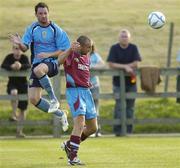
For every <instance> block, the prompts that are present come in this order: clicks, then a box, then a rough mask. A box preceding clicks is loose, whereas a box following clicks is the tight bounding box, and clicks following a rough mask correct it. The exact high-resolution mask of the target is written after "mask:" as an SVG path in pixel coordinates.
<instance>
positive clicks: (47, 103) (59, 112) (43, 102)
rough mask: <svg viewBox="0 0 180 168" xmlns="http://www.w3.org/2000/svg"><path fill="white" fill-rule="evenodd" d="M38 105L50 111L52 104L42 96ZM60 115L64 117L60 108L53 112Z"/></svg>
mask: <svg viewBox="0 0 180 168" xmlns="http://www.w3.org/2000/svg"><path fill="white" fill-rule="evenodd" d="M36 107H37V108H38V109H40V110H42V111H44V112H48V110H49V107H50V104H49V102H48V101H47V100H46V99H43V98H41V99H40V100H39V102H38V103H37V104H36ZM53 114H55V115H56V116H58V117H62V115H63V112H61V111H60V110H59V109H58V110H56V111H55V112H53Z"/></svg>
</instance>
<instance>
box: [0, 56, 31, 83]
mask: <svg viewBox="0 0 180 168" xmlns="http://www.w3.org/2000/svg"><path fill="white" fill-rule="evenodd" d="M15 61H19V62H20V63H21V65H22V67H21V69H20V70H27V69H28V68H30V63H29V60H28V57H27V56H26V55H23V54H22V55H21V57H20V59H19V60H17V59H15V58H14V56H13V54H9V55H7V56H6V57H5V59H4V61H3V63H2V65H1V67H2V68H4V69H6V70H8V71H13V70H12V69H11V65H12V64H14V62H15ZM8 84H15V85H20V86H21V85H24V84H27V78H26V77H9V81H8Z"/></svg>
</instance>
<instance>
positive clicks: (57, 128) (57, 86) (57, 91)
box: [53, 71, 61, 138]
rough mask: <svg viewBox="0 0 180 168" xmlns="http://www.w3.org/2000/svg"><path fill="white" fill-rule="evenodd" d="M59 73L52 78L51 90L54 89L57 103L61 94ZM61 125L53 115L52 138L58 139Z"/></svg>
mask: <svg viewBox="0 0 180 168" xmlns="http://www.w3.org/2000/svg"><path fill="white" fill-rule="evenodd" d="M60 83H61V82H60V71H59V73H58V75H56V76H55V77H54V78H53V89H54V92H55V95H56V97H57V99H58V101H60V96H61V93H60V90H61V89H60ZM60 126H61V124H60V120H59V118H57V117H56V116H55V115H53V137H54V138H59V137H60V136H61V135H60V130H61V127H60Z"/></svg>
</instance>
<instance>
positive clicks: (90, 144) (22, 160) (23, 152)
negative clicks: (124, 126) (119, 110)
mask: <svg viewBox="0 0 180 168" xmlns="http://www.w3.org/2000/svg"><path fill="white" fill-rule="evenodd" d="M63 140H64V139H60V140H58V139H33V140H1V141H0V147H1V148H0V167H2V168H65V167H69V166H67V163H66V157H65V153H64V152H63V151H61V150H59V143H60V142H62V141H63ZM79 156H80V158H81V160H82V161H83V162H84V163H86V166H84V167H88V168H179V165H180V157H179V156H180V137H125V138H113V137H112V138H110V137H109V138H91V139H89V140H88V141H86V142H84V143H82V144H81V148H80V152H79ZM77 167H79V166H77Z"/></svg>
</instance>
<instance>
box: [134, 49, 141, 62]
mask: <svg viewBox="0 0 180 168" xmlns="http://www.w3.org/2000/svg"><path fill="white" fill-rule="evenodd" d="M141 60H142V59H141V56H140V54H139V50H138V48H137V46H134V61H141Z"/></svg>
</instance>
